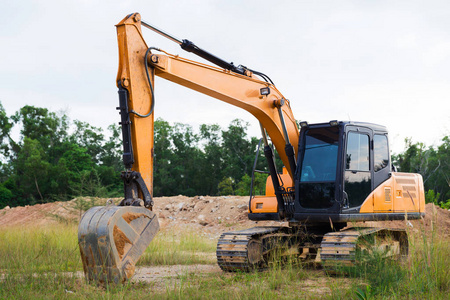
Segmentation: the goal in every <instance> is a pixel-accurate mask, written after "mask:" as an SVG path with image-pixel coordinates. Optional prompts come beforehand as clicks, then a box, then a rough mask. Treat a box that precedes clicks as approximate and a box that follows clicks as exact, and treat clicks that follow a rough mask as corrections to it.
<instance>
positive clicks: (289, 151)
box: [284, 143, 297, 174]
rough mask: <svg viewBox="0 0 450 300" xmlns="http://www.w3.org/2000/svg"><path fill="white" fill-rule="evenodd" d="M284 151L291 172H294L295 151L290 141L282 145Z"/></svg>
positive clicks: (295, 166) (295, 164)
mask: <svg viewBox="0 0 450 300" xmlns="http://www.w3.org/2000/svg"><path fill="white" fill-rule="evenodd" d="M284 152H285V153H286V156H287V158H288V162H289V166H290V167H291V171H292V174H294V173H295V170H296V168H297V163H296V162H295V151H294V146H292V144H291V143H288V144H286V146H285V147H284Z"/></svg>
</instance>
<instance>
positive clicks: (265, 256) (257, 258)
mask: <svg viewBox="0 0 450 300" xmlns="http://www.w3.org/2000/svg"><path fill="white" fill-rule="evenodd" d="M305 242H308V244H310V245H311V247H312V245H313V244H312V243H310V242H309V238H308V235H307V234H306V232H305V231H304V230H300V229H294V228H289V227H253V228H250V229H245V230H241V231H232V232H226V233H224V234H222V235H221V236H220V238H219V241H218V243H217V252H216V254H217V262H218V264H219V266H220V268H221V269H222V270H224V271H238V270H242V271H251V270H255V269H263V268H266V267H267V266H268V265H269V263H270V261H278V260H282V259H283V257H286V256H288V255H299V254H302V253H301V250H300V249H302V247H303V245H304V244H305ZM317 247H318V245H317ZM313 252H314V251H311V253H313ZM308 253H309V252H308ZM274 256H276V257H275V258H273V257H274ZM305 257H310V256H309V255H307V253H305ZM314 257H315V255H314ZM272 258H273V259H272Z"/></svg>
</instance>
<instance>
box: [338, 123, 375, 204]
mask: <svg viewBox="0 0 450 300" xmlns="http://www.w3.org/2000/svg"><path fill="white" fill-rule="evenodd" d="M369 145H370V137H369V135H368V134H366V133H359V132H352V131H351V132H349V133H348V135H347V150H346V154H345V179H344V180H345V182H344V186H345V192H346V194H347V201H348V202H347V203H348V205H349V207H357V206H360V205H361V204H362V203H363V202H364V200H365V199H366V197H367V196H368V195H369V194H370V192H371V189H372V186H371V176H370V151H369Z"/></svg>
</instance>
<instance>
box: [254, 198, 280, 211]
mask: <svg viewBox="0 0 450 300" xmlns="http://www.w3.org/2000/svg"><path fill="white" fill-rule="evenodd" d="M250 208H251V212H252V213H277V212H278V202H277V197H275V196H255V197H254V198H252V201H251V206H250Z"/></svg>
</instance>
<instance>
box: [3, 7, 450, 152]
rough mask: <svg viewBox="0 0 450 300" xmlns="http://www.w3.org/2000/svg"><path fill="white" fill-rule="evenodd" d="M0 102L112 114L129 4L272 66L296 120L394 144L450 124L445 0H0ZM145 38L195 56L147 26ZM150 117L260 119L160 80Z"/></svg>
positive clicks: (221, 52) (258, 65)
mask: <svg viewBox="0 0 450 300" xmlns="http://www.w3.org/2000/svg"><path fill="white" fill-rule="evenodd" d="M1 2H2V3H1V7H2V8H1V10H0V101H1V103H2V104H3V106H4V107H5V109H6V111H7V112H8V114H12V113H14V112H15V111H17V110H18V109H19V108H20V107H22V106H24V105H26V104H29V105H34V106H39V107H47V108H49V109H50V110H52V111H59V110H64V111H65V112H66V113H67V114H68V115H69V117H70V118H71V119H78V120H82V121H86V122H89V123H90V124H92V125H94V126H99V127H104V128H106V127H107V126H108V125H109V124H112V123H115V122H118V121H119V115H118V113H117V111H116V110H115V107H116V106H117V105H118V96H117V89H116V86H115V78H116V72H117V62H118V58H117V42H116V30H115V27H114V25H115V24H117V23H118V22H119V21H120V20H121V19H123V18H124V17H125V16H126V15H127V14H129V13H132V12H139V13H141V15H142V19H143V20H145V21H147V22H148V23H151V24H153V25H155V26H157V27H159V28H161V29H164V30H165V31H167V32H169V33H171V34H173V35H174V36H176V37H179V38H181V39H184V38H186V39H190V40H191V41H193V42H194V43H196V44H197V45H198V46H200V47H201V48H203V49H205V50H207V51H209V52H212V53H214V54H216V55H217V56H219V57H221V58H223V59H225V60H227V61H233V62H234V63H235V64H243V65H245V66H248V67H250V68H252V69H255V70H258V71H261V72H263V73H265V74H267V75H269V76H270V77H271V78H272V80H273V81H274V82H275V83H276V85H277V87H278V89H279V90H280V91H281V92H282V93H283V95H284V96H285V97H287V98H288V99H290V100H291V106H292V108H293V111H294V115H295V117H296V118H297V119H300V120H306V121H308V122H310V123H314V122H325V121H329V120H333V119H338V120H349V119H350V120H352V121H366V122H372V123H378V124H382V125H385V126H387V127H388V129H389V131H390V140H391V146H392V148H393V151H394V152H397V153H398V152H400V151H402V150H403V147H404V139H405V137H412V139H413V141H415V142H416V141H418V142H424V143H425V144H427V145H432V144H436V143H437V144H439V143H440V140H441V138H442V137H443V136H445V135H449V134H450V113H449V111H450V104H449V98H450V2H449V1H436V0H427V1H411V0H408V1H370V0H367V1H363V0H359V1H358V0H355V1H342V0H341V1H335V0H329V1H313V0H309V1H266V0H259V1H238V0H227V1H207V0H195V1H173V0H163V1H151V0H147V1H131V0H130V1H126V0H121V1H117V0H112V1H88V0H80V1H75V0H72V1H69V0H54V1H45V0H37V1H32V0H20V1H19V0H17V1H9V0H2V1H1ZM144 32H145V38H146V41H147V44H148V45H149V46H156V47H160V48H163V49H165V50H167V51H169V52H172V53H174V54H177V53H178V54H180V55H181V56H185V57H188V58H193V59H197V58H196V57H195V56H192V54H190V53H186V52H184V51H183V50H182V49H180V48H179V46H178V45H176V44H174V43H172V42H170V41H168V40H166V39H164V38H163V37H161V36H159V35H157V34H155V33H153V32H151V31H149V30H147V29H145V28H144ZM156 101H157V102H156V108H155V110H156V112H155V115H156V117H161V118H163V119H165V120H167V121H169V122H171V123H173V122H182V123H188V124H191V125H192V126H194V128H196V127H198V125H199V124H202V123H208V124H212V123H218V124H219V125H221V126H222V127H223V128H225V127H226V126H227V125H228V124H229V123H230V121H231V120H233V119H234V118H241V119H244V120H246V121H248V122H249V123H250V124H251V127H250V128H249V134H250V135H252V136H259V127H258V122H257V120H256V119H255V118H254V117H253V116H251V115H250V114H249V113H247V112H245V111H243V110H241V109H238V108H234V107H233V106H230V105H229V104H225V103H221V102H220V101H218V100H215V99H212V98H209V97H207V96H203V95H201V94H199V93H196V92H193V91H190V90H188V89H186V88H183V87H180V86H177V85H175V84H172V83H170V82H166V81H164V80H163V79H157V82H156Z"/></svg>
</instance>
